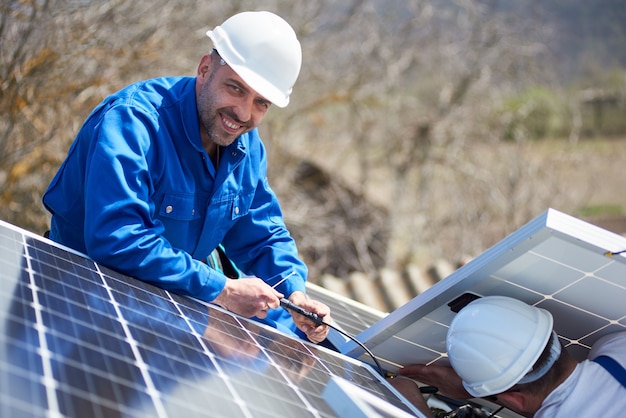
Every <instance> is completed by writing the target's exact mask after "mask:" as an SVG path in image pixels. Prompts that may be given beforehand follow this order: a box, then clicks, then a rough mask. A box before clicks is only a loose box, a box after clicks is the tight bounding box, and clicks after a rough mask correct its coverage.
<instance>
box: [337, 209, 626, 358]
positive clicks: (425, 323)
mask: <svg viewBox="0 0 626 418" xmlns="http://www.w3.org/2000/svg"><path fill="white" fill-rule="evenodd" d="M622 250H626V238H625V237H622V236H620V235H617V234H614V233H612V232H608V231H605V230H603V229H601V228H598V227H596V226H594V225H591V224H588V223H586V222H583V221H581V220H579V219H576V218H573V217H571V216H568V215H565V214H563V213H560V212H558V211H555V210H553V209H550V210H548V211H546V212H545V213H544V214H542V215H541V216H539V217H537V218H536V219H534V220H533V221H531V222H529V223H528V224H527V225H525V226H523V227H522V228H520V229H519V230H518V231H516V232H515V233H513V234H511V235H510V236H509V237H507V238H505V239H504V240H502V241H501V242H499V243H498V244H496V245H494V246H493V247H492V248H490V249H489V250H487V251H486V252H484V253H483V254H481V255H480V256H479V257H477V258H475V259H474V260H472V261H471V262H469V263H468V264H466V265H465V266H463V267H461V268H460V269H458V270H457V271H455V272H454V273H452V274H451V275H450V276H448V277H447V278H446V279H444V280H442V281H440V282H439V283H437V284H436V285H434V286H432V287H431V288H430V289H428V290H427V291H425V292H424V293H422V294H420V295H418V296H417V297H415V298H414V299H413V300H411V301H409V302H408V303H407V304H406V305H404V306H402V307H400V308H399V309H397V310H396V311H394V312H392V313H390V314H389V315H388V316H386V317H385V318H383V319H381V320H380V321H378V322H377V323H376V324H374V325H373V326H371V327H370V328H368V329H367V330H365V331H363V332H362V333H360V334H359V335H357V338H358V339H359V340H360V341H361V342H362V343H364V344H365V345H366V346H367V347H368V348H369V349H370V350H371V351H372V352H373V353H374V354H375V355H376V356H377V357H378V358H379V360H380V362H381V363H382V364H383V367H385V368H387V369H388V370H395V369H397V368H398V367H399V366H401V365H406V364H411V363H426V364H431V363H437V364H446V365H447V364H448V361H447V357H446V349H445V341H446V333H447V330H448V325H449V324H450V322H451V320H452V318H453V317H454V315H455V312H454V311H453V308H454V309H458V308H460V307H462V306H463V303H465V302H467V300H466V299H468V298H470V299H471V297H474V296H487V295H503V296H510V297H514V298H517V299H520V300H523V301H525V302H527V303H529V304H532V305H535V306H538V307H540V308H544V309H547V310H548V311H550V312H551V313H552V314H553V316H554V327H555V329H556V331H557V333H558V334H559V337H560V338H561V340H562V341H563V342H564V343H565V345H566V347H567V348H568V350H569V351H570V352H571V353H572V354H573V355H574V357H576V358H577V359H584V358H585V357H586V356H587V353H588V351H589V348H590V347H591V345H593V343H594V342H595V341H597V340H598V339H599V338H600V337H601V336H603V335H606V334H608V333H611V332H615V331H623V330H626V303H624V301H626V257H624V255H613V256H610V255H611V254H606V253H607V251H608V252H613V253H617V252H619V251H622ZM455 305H458V306H456V307H455ZM339 349H340V351H341V352H344V353H347V354H348V355H350V356H353V357H358V356H361V358H362V359H363V360H364V361H368V359H367V356H365V355H363V351H362V349H361V348H360V347H358V346H356V345H355V344H354V343H352V342H350V341H348V342H346V344H345V345H344V346H342V347H339Z"/></svg>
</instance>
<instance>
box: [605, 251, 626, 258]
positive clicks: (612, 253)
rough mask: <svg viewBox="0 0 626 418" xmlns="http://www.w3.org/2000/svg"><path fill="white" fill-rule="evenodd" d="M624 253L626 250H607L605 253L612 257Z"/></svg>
mask: <svg viewBox="0 0 626 418" xmlns="http://www.w3.org/2000/svg"><path fill="white" fill-rule="evenodd" d="M623 253H626V250H622V251H617V252H613V251H607V252H605V253H604V255H605V256H607V257H612V256H614V255H618V254H623Z"/></svg>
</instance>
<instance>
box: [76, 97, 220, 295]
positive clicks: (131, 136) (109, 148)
mask: <svg viewBox="0 0 626 418" xmlns="http://www.w3.org/2000/svg"><path fill="white" fill-rule="evenodd" d="M157 129H158V121H157V116H156V115H153V114H150V113H149V112H145V113H144V112H142V111H141V110H139V109H137V108H136V107H130V106H124V105H118V106H115V107H113V108H111V109H108V110H107V111H106V112H105V113H104V114H103V117H102V119H101V121H100V123H99V124H97V125H95V126H94V132H93V133H92V134H93V135H94V139H93V141H92V145H91V149H90V150H89V153H88V154H87V155H88V157H87V158H88V160H89V161H87V162H86V165H87V170H86V173H85V185H84V187H85V188H84V194H85V196H84V199H85V225H84V234H85V237H84V238H85V246H86V249H87V254H88V255H89V256H90V257H92V258H93V259H94V260H95V261H97V262H100V263H102V264H103V265H107V266H109V267H111V268H114V269H115V270H117V271H120V272H123V273H125V274H128V275H131V276H133V277H136V278H138V279H141V280H144V281H147V282H151V283H154V284H157V285H158V286H160V287H163V288H166V289H169V290H174V291H176V292H178V293H183V294H187V295H192V296H194V297H197V298H199V299H202V300H206V301H211V300H213V299H214V298H215V297H217V295H218V294H219V293H220V292H221V291H222V289H223V288H224V286H225V283H226V277H224V275H222V274H221V273H219V272H217V271H216V270H213V269H211V268H209V267H208V266H207V265H206V264H205V263H203V262H201V261H198V260H194V259H193V258H192V257H191V256H190V255H189V254H188V253H186V252H185V251H182V250H179V249H176V248H173V247H172V245H171V244H170V243H169V242H168V241H167V240H166V239H165V238H164V237H163V232H164V227H163V224H162V223H161V222H160V221H158V220H157V219H155V217H154V211H155V205H154V203H153V201H152V200H151V195H152V193H153V192H154V185H153V178H152V176H151V171H150V170H153V169H158V164H159V161H160V160H159V158H160V157H159V156H158V155H154V151H153V147H152V143H151V142H152V141H153V140H154V138H157V134H158V132H157ZM152 165H155V166H156V167H155V166H152Z"/></svg>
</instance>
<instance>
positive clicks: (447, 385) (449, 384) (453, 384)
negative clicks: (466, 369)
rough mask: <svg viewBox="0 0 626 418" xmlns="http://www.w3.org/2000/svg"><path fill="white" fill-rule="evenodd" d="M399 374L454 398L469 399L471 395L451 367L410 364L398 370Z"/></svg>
mask: <svg viewBox="0 0 626 418" xmlns="http://www.w3.org/2000/svg"><path fill="white" fill-rule="evenodd" d="M398 374H399V375H401V376H407V377H410V378H411V379H415V380H417V381H419V382H422V383H424V384H426V385H430V386H435V387H436V388H437V389H439V392H441V393H442V394H444V395H446V396H449V397H451V398H454V399H469V398H471V397H472V395H470V394H469V393H467V391H466V390H465V388H464V387H463V382H462V380H461V378H460V377H459V375H458V374H456V372H455V371H454V370H453V369H452V367H446V366H436V365H432V366H425V365H423V364H412V365H408V366H404V367H403V368H401V369H400V370H398Z"/></svg>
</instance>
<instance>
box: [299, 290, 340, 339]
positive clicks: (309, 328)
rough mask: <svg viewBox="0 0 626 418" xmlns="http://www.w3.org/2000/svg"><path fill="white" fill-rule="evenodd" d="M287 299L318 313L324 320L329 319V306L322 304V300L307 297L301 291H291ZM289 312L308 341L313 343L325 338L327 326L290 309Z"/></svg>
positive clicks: (306, 309)
mask: <svg viewBox="0 0 626 418" xmlns="http://www.w3.org/2000/svg"><path fill="white" fill-rule="evenodd" d="M289 300H290V301H291V302H293V303H294V304H296V305H298V306H299V307H301V308H302V309H304V310H305V311H309V312H313V313H315V314H317V315H319V316H320V317H321V318H323V319H324V322H329V321H331V319H330V308H329V307H328V306H326V305H324V304H323V303H322V302H318V301H316V300H312V299H308V298H307V297H306V295H305V294H304V293H302V292H293V293H292V294H291V295H290V296H289ZM289 313H291V316H292V317H293V322H295V324H296V326H297V327H298V328H299V329H301V330H302V332H304V333H305V334H306V336H307V338H308V339H309V340H310V341H312V342H314V343H319V342H322V341H324V340H325V339H326V336H327V335H328V331H329V328H328V326H326V325H317V324H316V323H315V322H313V321H311V320H310V319H308V318H306V317H305V316H302V315H300V314H298V313H295V312H291V311H289Z"/></svg>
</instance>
